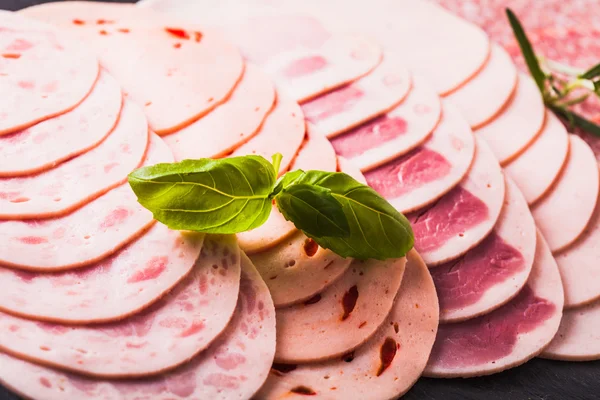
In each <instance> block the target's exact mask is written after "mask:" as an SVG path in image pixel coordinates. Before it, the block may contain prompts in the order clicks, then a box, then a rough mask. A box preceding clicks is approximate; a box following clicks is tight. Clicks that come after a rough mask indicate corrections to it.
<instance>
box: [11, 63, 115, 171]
mask: <svg viewBox="0 0 600 400" xmlns="http://www.w3.org/2000/svg"><path fill="white" fill-rule="evenodd" d="M121 100H122V97H121V89H120V87H119V84H118V83H117V81H115V79H114V78H112V77H111V76H110V75H109V74H108V73H106V72H101V74H100V77H99V79H98V83H97V84H96V86H95V87H94V89H93V90H92V92H91V93H90V95H89V96H87V97H86V98H85V99H84V100H83V102H82V103H81V104H80V105H79V106H77V107H75V108H74V109H73V110H71V111H69V112H66V113H65V114H62V115H60V116H58V117H54V118H51V119H48V120H46V121H43V122H40V123H38V124H37V125H33V126H31V127H29V128H27V129H25V130H22V131H19V132H15V133H12V134H10V135H4V136H0V154H2V158H0V177H10V176H19V175H29V174H33V173H36V172H41V171H43V170H47V169H50V168H54V167H55V166H56V165H57V164H59V163H60V162H62V161H65V160H67V159H69V158H72V157H74V156H77V155H79V154H81V153H84V152H86V151H88V150H90V149H92V148H94V147H96V146H97V145H98V144H99V143H100V142H102V140H104V139H105V138H106V136H108V134H109V133H110V132H111V131H112V130H113V128H114V127H115V125H116V123H117V118H118V117H119V113H120V111H121V104H122V101H121Z"/></svg>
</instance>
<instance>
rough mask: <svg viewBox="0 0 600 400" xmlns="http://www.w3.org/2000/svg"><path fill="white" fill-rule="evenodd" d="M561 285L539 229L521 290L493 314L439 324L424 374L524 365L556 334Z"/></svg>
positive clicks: (464, 373)
mask: <svg viewBox="0 0 600 400" xmlns="http://www.w3.org/2000/svg"><path fill="white" fill-rule="evenodd" d="M562 306H563V290H562V284H561V281H560V275H559V273H558V268H557V267H556V262H555V261H554V258H553V257H552V253H551V252H550V249H549V248H548V245H547V244H546V242H545V241H544V238H543V237H542V236H541V235H539V234H538V237H537V246H536V253H535V261H534V264H533V269H532V271H531V275H530V277H529V280H528V282H527V284H526V285H525V287H524V288H523V289H522V290H521V291H520V292H519V294H518V295H517V296H516V297H515V298H514V299H512V300H511V301H510V302H509V303H507V304H505V305H504V306H502V307H500V308H498V309H496V310H494V311H492V312H491V313H489V314H486V315H483V316H481V317H477V318H474V319H470V320H468V321H464V322H459V323H455V324H445V325H440V327H439V330H438V334H437V338H436V340H435V344H434V346H433V350H432V352H431V357H430V358H429V362H428V364H427V368H425V372H424V375H425V376H429V377H443V378H452V377H471V376H480V375H489V374H493V373H496V372H500V371H503V370H505V369H508V368H511V367H515V366H517V365H520V364H522V363H524V362H526V361H528V360H529V359H531V358H533V357H534V356H536V355H538V354H539V353H541V351H542V350H543V349H544V347H546V346H547V345H548V343H550V341H551V340H552V338H553V337H554V335H555V333H556V331H557V329H558V326H559V324H560V320H561V316H562Z"/></svg>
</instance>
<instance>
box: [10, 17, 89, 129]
mask: <svg viewBox="0 0 600 400" xmlns="http://www.w3.org/2000/svg"><path fill="white" fill-rule="evenodd" d="M0 29H1V30H2V35H1V36H0V78H1V79H0V93H2V96H1V97H0V110H1V111H0V135H6V134H9V133H12V132H16V131H19V130H22V129H25V128H27V127H29V126H31V125H33V124H35V123H37V122H40V121H43V120H45V119H48V118H51V117H54V116H57V115H60V114H63V113H65V112H67V111H69V110H71V109H73V108H75V107H76V106H77V105H78V104H79V103H80V102H81V101H82V100H83V99H84V98H85V97H86V96H87V95H88V94H89V93H90V91H91V90H92V88H93V86H94V83H95V82H96V80H97V78H98V73H99V65H98V59H97V58H96V57H95V56H94V55H93V53H92V52H90V51H89V50H88V49H87V48H86V47H85V44H84V43H80V42H77V41H74V40H73V39H72V38H70V37H68V35H66V34H63V33H60V32H58V31H57V30H56V29H55V28H53V27H51V26H50V25H46V24H43V23H40V22H38V21H35V20H31V19H29V18H25V17H24V16H21V15H18V14H16V13H11V12H6V11H0Z"/></svg>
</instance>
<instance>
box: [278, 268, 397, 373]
mask: <svg viewBox="0 0 600 400" xmlns="http://www.w3.org/2000/svg"><path fill="white" fill-rule="evenodd" d="M405 263H406V258H400V259H389V260H386V261H377V260H368V261H358V260H355V261H353V262H352V264H351V266H350V268H348V270H347V271H346V273H345V274H344V275H342V277H340V278H339V279H338V280H336V281H335V282H334V283H333V284H332V285H330V286H329V287H327V288H326V289H325V290H324V291H323V292H321V293H319V294H318V295H316V296H314V297H313V298H311V299H310V300H308V301H306V302H305V303H304V304H298V305H294V306H290V307H287V308H280V309H278V310H277V351H276V352H275V360H276V361H277V362H279V363H292V364H296V363H305V362H315V361H322V360H326V359H331V358H335V357H341V356H342V355H344V354H347V353H349V352H351V351H353V350H354V349H356V348H358V347H359V346H360V345H362V344H363V343H365V342H366V341H367V340H368V339H369V338H370V337H371V336H372V335H373V334H374V333H375V332H376V331H377V329H378V328H379V327H380V326H381V325H382V324H383V322H384V321H385V320H386V318H387V317H388V315H389V313H390V311H391V309H392V306H393V303H394V298H395V297H396V293H397V292H398V289H399V288H400V282H401V280H402V275H403V274H404V267H405Z"/></svg>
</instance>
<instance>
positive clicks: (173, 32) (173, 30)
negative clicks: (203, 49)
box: [165, 28, 190, 40]
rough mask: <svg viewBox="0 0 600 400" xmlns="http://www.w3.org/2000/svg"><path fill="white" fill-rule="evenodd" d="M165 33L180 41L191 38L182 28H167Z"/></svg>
mask: <svg viewBox="0 0 600 400" xmlns="http://www.w3.org/2000/svg"><path fill="white" fill-rule="evenodd" d="M165 31H167V32H168V33H170V34H171V35H173V36H175V37H178V38H180V39H186V40H188V39H189V38H190V35H189V34H188V33H187V32H186V31H185V30H183V29H181V28H165Z"/></svg>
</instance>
